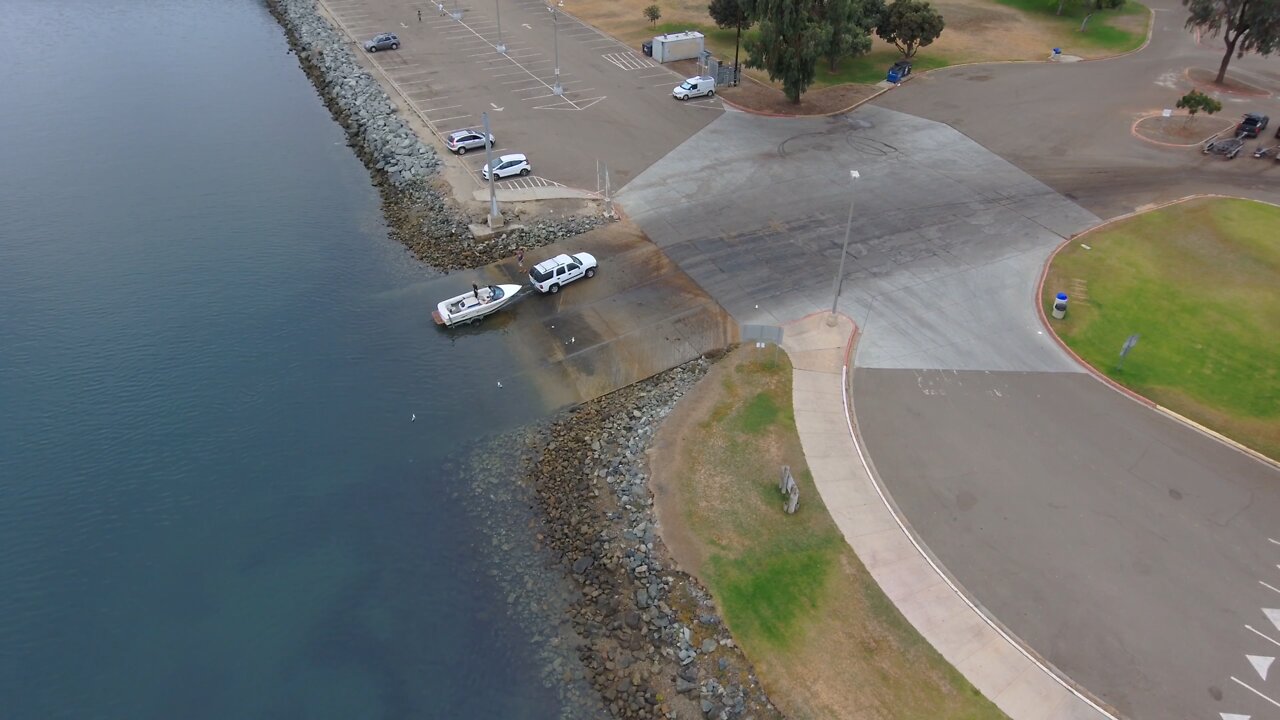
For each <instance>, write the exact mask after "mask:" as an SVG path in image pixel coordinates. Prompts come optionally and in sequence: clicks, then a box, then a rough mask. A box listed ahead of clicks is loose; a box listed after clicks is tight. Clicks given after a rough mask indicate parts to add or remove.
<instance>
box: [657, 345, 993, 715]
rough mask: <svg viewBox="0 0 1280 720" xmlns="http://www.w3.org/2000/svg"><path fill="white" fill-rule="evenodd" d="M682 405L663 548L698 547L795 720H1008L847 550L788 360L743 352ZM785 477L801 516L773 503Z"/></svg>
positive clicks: (773, 693) (761, 671) (777, 699)
mask: <svg viewBox="0 0 1280 720" xmlns="http://www.w3.org/2000/svg"><path fill="white" fill-rule="evenodd" d="M681 404H682V406H684V408H683V409H680V408H678V412H677V414H674V415H672V417H671V419H669V420H668V421H667V422H668V423H669V424H670V426H664V428H663V434H664V436H666V437H670V438H674V441H673V444H670V445H664V446H663V447H665V448H667V449H668V450H667V451H666V452H664V453H663V454H662V456H661V457H660V458H659V457H655V458H654V460H653V462H654V463H655V466H654V467H655V469H654V473H655V477H657V476H659V475H661V476H664V477H666V478H670V480H669V482H670V486H669V489H668V490H666V491H664V492H670V493H671V496H670V497H669V498H667V499H660V503H663V506H664V507H670V508H673V510H672V512H673V513H674V514H675V515H677V516H678V517H675V518H672V517H669V516H664V518H663V520H662V522H663V527H664V530H663V538H664V540H665V539H667V538H668V537H670V535H669V530H671V531H672V532H673V533H674V532H679V533H680V534H681V535H682V536H683V537H686V538H688V539H689V540H688V543H689V544H691V545H692V546H695V547H694V550H693V553H694V554H696V555H698V556H699V557H700V559H699V560H698V561H696V562H695V563H692V564H694V565H696V566H697V567H691V568H686V569H690V570H693V571H694V572H696V573H697V574H698V576H699V577H700V578H701V579H702V580H703V581H704V582H705V583H706V584H707V585H708V587H709V588H710V589H711V591H712V593H713V594H714V596H715V598H716V600H717V602H718V603H719V605H720V609H721V612H722V613H723V616H724V618H725V621H726V622H727V623H728V625H729V627H730V629H731V630H732V631H733V634H734V638H735V640H736V641H737V642H738V643H739V644H740V645H741V646H742V647H743V649H744V650H745V651H746V653H747V656H748V657H749V658H750V659H751V661H752V663H753V664H754V665H755V667H756V670H757V673H758V675H759V677H760V678H761V681H762V682H763V683H764V686H765V688H766V689H767V690H768V692H769V694H770V698H771V699H772V700H773V702H774V703H775V704H776V705H777V706H778V707H779V708H780V709H782V710H783V711H784V713H785V714H786V715H788V716H790V717H797V718H810V717H812V718H817V717H854V716H856V717H900V718H938V719H948V718H950V719H960V718H966V719H969V718H972V719H977V718H1003V717H1004V715H1003V714H1002V713H1001V712H1000V711H999V709H997V708H996V707H995V706H994V705H992V704H991V703H990V702H989V701H987V700H986V698H984V697H983V696H982V695H981V694H980V693H979V692H978V691H977V690H976V689H974V688H973V686H971V685H970V684H969V683H968V682H967V681H966V680H965V679H964V678H963V677H962V676H961V675H960V674H959V673H958V672H956V671H955V669H954V668H952V667H951V666H950V665H949V664H948V663H946V661H945V660H943V659H942V657H941V656H939V655H938V653H937V652H936V651H934V649H933V647H932V646H931V645H929V644H928V643H927V642H925V641H924V639H923V638H921V637H920V636H919V635H918V634H917V633H916V631H915V629H914V628H912V627H911V626H910V625H909V624H908V623H907V622H906V620H905V619H904V618H903V617H902V616H901V614H900V613H899V612H898V610H897V608H895V607H894V605H893V603H892V602H890V601H889V600H888V598H886V597H885V596H884V594H883V593H882V592H881V591H880V588H879V586H878V585H876V583H875V581H874V580H873V579H872V577H871V576H870V574H869V573H868V572H867V571H866V569H865V568H864V567H863V566H862V563H861V562H860V561H859V560H858V557H857V555H855V554H854V553H853V551H852V550H851V549H850V548H849V546H848V545H847V544H846V543H845V542H844V538H843V537H842V536H841V535H840V532H839V531H838V530H837V528H836V526H835V523H834V522H833V521H832V520H831V517H830V515H829V514H828V513H827V510H826V507H825V506H824V505H823V504H822V499H821V498H820V497H819V495H818V493H817V490H816V489H815V488H814V485H813V480H812V477H811V476H810V474H809V471H808V468H807V467H806V465H805V463H804V455H803V452H802V450H801V446H800V440H799V437H798V436H797V435H796V429H795V418H794V415H793V412H792V406H791V365H790V362H789V361H788V360H787V358H786V355H785V354H784V353H780V352H779V353H776V354H775V353H774V352H773V351H763V352H762V351H757V350H756V349H755V348H754V347H741V348H739V349H737V350H735V351H734V352H732V353H730V354H729V355H728V356H727V357H725V358H724V359H723V360H721V361H720V362H719V363H717V364H716V366H715V367H714V368H712V371H711V373H710V374H709V375H708V376H707V377H706V378H705V379H704V380H703V381H702V382H701V383H699V385H698V386H697V387H695V388H694V389H693V391H692V392H690V393H689V395H688V396H686V397H685V399H684V400H682V401H681ZM784 463H786V464H789V465H790V466H791V468H792V472H793V474H794V476H795V478H796V482H797V483H798V484H799V486H800V509H799V511H798V512H797V513H796V514H794V515H786V514H784V513H783V511H782V496H781V495H780V493H779V492H778V490H777V483H778V475H779V468H780V466H781V465H782V464H784ZM667 482H668V481H667V480H664V481H663V483H664V486H666V483H667ZM668 500H669V501H670V502H668ZM673 525H676V526H679V527H678V528H673V527H672V526H673ZM669 544H670V543H669ZM673 551H674V548H673ZM678 557H679V555H678ZM681 562H682V565H686V564H689V563H686V562H685V561H683V560H682V561H681ZM855 709H856V710H855Z"/></svg>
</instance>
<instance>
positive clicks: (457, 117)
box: [431, 115, 471, 123]
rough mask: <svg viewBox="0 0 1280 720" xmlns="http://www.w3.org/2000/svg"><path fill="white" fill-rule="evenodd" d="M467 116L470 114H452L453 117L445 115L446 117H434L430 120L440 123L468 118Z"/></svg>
mask: <svg viewBox="0 0 1280 720" xmlns="http://www.w3.org/2000/svg"><path fill="white" fill-rule="evenodd" d="M469 117H471V116H470V115H454V116H453V117H447V118H435V119H434V120H432V121H431V122H433V123H442V122H449V121H450V120H461V119H462V118H469Z"/></svg>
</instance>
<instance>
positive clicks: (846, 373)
mask: <svg viewBox="0 0 1280 720" xmlns="http://www.w3.org/2000/svg"><path fill="white" fill-rule="evenodd" d="M819 313H822V314H826V313H828V311H826V310H822V311H819V312H818V313H811V315H810V316H806V317H811V316H812V315H817V314H819ZM839 315H841V316H843V317H845V318H848V319H849V322H850V323H851V324H852V325H853V332H851V333H850V334H849V340H848V341H847V342H846V344H845V350H844V362H843V364H842V365H841V372H840V395H841V403H842V404H843V406H844V421H845V426H846V428H847V429H848V431H849V438H850V439H851V440H852V441H853V447H854V449H855V450H857V451H858V460H859V461H860V463H861V464H862V468H863V470H864V471H865V472H866V473H867V478H868V479H869V480H870V481H871V484H872V486H873V487H875V490H876V494H877V495H878V496H879V497H880V501H881V502H882V503H883V504H884V506H885V509H887V510H888V511H889V514H890V515H891V516H893V521H894V523H895V524H896V525H897V526H898V529H899V530H901V531H902V534H903V535H904V536H906V538H907V541H908V542H910V543H911V545H912V547H914V548H915V549H916V552H918V553H919V554H920V557H921V558H923V559H924V561H925V562H926V563H928V565H929V567H930V568H932V569H933V571H934V572H935V573H936V574H937V575H938V577H939V578H940V579H941V580H942V582H943V583H945V584H946V585H947V587H948V588H950V589H951V591H952V592H954V593H955V594H956V597H958V598H960V600H961V602H963V603H964V604H965V605H967V606H968V607H969V609H970V610H972V611H973V612H974V614H975V615H977V616H978V617H979V618H980V619H981V620H982V621H983V622H984V623H986V624H987V626H988V627H990V628H991V629H992V630H994V631H995V632H996V634H998V635H999V636H1000V637H1001V638H1003V639H1004V640H1005V642H1007V643H1009V645H1010V646H1012V647H1013V649H1014V650H1016V651H1017V652H1018V653H1019V654H1020V655H1022V656H1023V657H1025V658H1026V659H1027V660H1029V661H1030V662H1031V663H1032V664H1033V665H1035V666H1036V667H1037V668H1039V669H1040V670H1041V671H1042V672H1044V673H1045V675H1047V676H1049V678H1051V679H1052V680H1053V681H1054V682H1056V683H1057V684H1058V685H1060V686H1062V688H1063V689H1064V690H1066V691H1067V692H1069V693H1071V694H1072V695H1074V696H1076V697H1077V698H1079V699H1080V700H1081V701H1082V702H1084V703H1085V704H1086V705H1088V706H1089V707H1091V708H1093V709H1094V710H1095V711H1097V712H1098V713H1099V714H1101V715H1102V716H1104V717H1106V718H1108V719H1109V720H1121V718H1120V717H1119V716H1118V715H1116V714H1115V713H1113V712H1112V711H1111V710H1110V709H1108V707H1107V706H1104V704H1103V702H1102V701H1101V699H1096V700H1095V699H1094V698H1093V697H1091V695H1092V694H1091V693H1088V691H1087V690H1085V689H1084V688H1083V686H1079V685H1078V684H1077V683H1076V682H1075V681H1074V680H1072V679H1070V677H1068V676H1067V675H1066V674H1065V673H1063V672H1062V671H1060V670H1058V669H1057V668H1056V667H1054V666H1053V665H1052V664H1050V663H1049V662H1048V661H1046V660H1043V659H1042V658H1040V657H1039V656H1038V655H1037V654H1036V653H1034V652H1032V651H1031V650H1030V649H1028V648H1027V647H1026V646H1025V645H1024V644H1023V643H1022V641H1021V640H1020V639H1018V638H1017V637H1016V636H1015V635H1014V634H1013V633H1012V631H1009V630H1006V629H1005V628H1004V626H1003V625H1002V624H1000V623H999V622H998V621H997V620H995V618H994V617H992V616H991V615H989V614H988V612H987V611H986V609H985V608H984V607H982V606H981V605H979V604H978V603H977V602H975V601H974V600H972V599H971V598H970V597H969V596H968V594H967V593H966V592H964V591H963V590H962V589H961V587H960V585H959V583H958V582H956V581H955V580H953V579H952V578H951V576H950V575H949V574H948V573H947V572H945V571H944V570H943V569H942V567H941V564H940V563H939V562H938V561H936V560H935V559H934V557H933V555H932V553H931V552H930V551H929V550H928V548H927V547H926V546H925V545H924V541H923V540H919V539H917V538H916V536H915V533H914V532H913V531H912V530H911V529H910V528H909V525H908V523H907V522H906V519H905V518H904V517H902V515H901V514H900V513H899V511H898V508H897V506H896V505H895V504H894V502H893V501H892V499H891V498H890V496H889V495H888V491H887V490H886V489H885V488H884V487H883V484H882V482H881V480H880V476H879V475H878V474H877V473H876V472H875V471H874V470H873V469H872V466H871V463H870V462H868V460H867V456H866V454H865V453H864V452H863V450H862V437H861V435H860V434H859V433H858V431H857V430H856V425H855V423H854V422H853V416H852V414H851V411H850V407H851V403H850V401H849V382H850V378H851V377H852V374H851V373H850V369H851V368H850V365H849V361H850V359H851V358H852V356H853V348H854V346H855V345H856V344H857V340H858V338H859V336H860V335H861V332H860V328H859V327H858V325H857V323H855V322H853V318H850V317H849V316H848V315H845V314H844V313H839ZM803 319H804V318H801V320H803ZM797 322H798V321H797ZM855 369H856V368H855ZM895 606H896V603H895ZM917 632H919V631H918V630H917ZM921 637H923V635H922V636H921ZM925 641H926V642H928V639H927V638H926V639H925ZM930 646H932V643H930ZM935 650H936V648H935ZM944 659H945V658H944ZM947 662H948V664H950V665H951V666H952V667H953V668H955V664H954V663H951V661H949V660H948V661H947ZM957 672H959V669H958V668H957ZM984 696H985V693H984ZM987 699H988V700H990V701H991V702H992V704H994V703H995V699H994V698H987Z"/></svg>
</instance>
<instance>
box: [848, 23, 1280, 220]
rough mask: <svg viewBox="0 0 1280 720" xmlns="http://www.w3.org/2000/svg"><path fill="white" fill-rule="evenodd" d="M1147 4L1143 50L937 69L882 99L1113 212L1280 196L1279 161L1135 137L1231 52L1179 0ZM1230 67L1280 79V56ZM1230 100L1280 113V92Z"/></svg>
mask: <svg viewBox="0 0 1280 720" xmlns="http://www.w3.org/2000/svg"><path fill="white" fill-rule="evenodd" d="M1148 4H1149V5H1152V6H1153V7H1154V8H1155V25H1154V27H1153V33H1152V40H1151V44H1150V45H1149V46H1148V47H1147V48H1146V49H1144V50H1142V51H1141V52H1138V53H1136V54H1133V55H1128V56H1125V57H1122V58H1116V59H1112V60H1102V61H1095V62H1079V63H1061V64H1058V63H1020V64H1004V65H995V64H993V65H972V66H964V67H956V68H951V69H945V70H939V71H935V72H931V73H927V74H923V75H920V76H917V77H916V78H913V79H912V80H911V81H910V82H908V83H906V84H904V85H903V86H901V87H899V88H896V89H894V90H892V91H890V92H888V93H886V94H884V95H882V96H880V98H877V99H876V100H875V101H874V102H875V103H876V104H877V105H880V106H882V107H887V108H892V109H895V110H899V111H902V112H906V113H910V114H912V115H916V116H919V117H924V118H929V119H931V120H937V121H939V122H943V123H946V124H948V125H950V126H952V127H954V128H955V129H957V130H959V131H960V132H962V133H964V134H965V135H967V136H968V137H970V138H973V139H974V140H976V141H977V142H978V143H980V144H981V145H982V146H983V147H985V148H987V149H989V150H991V151H992V152H994V153H996V154H998V155H1000V156H1001V157H1003V158H1004V159H1006V160H1008V161H1009V162H1012V163H1013V164H1014V165H1017V166H1018V167H1019V168H1022V169H1023V170H1025V171H1027V172H1028V173H1030V174H1031V175H1032V176H1034V177H1036V178H1037V179H1039V180H1041V181H1042V182H1044V183H1045V184H1046V185H1048V186H1050V187H1052V188H1053V189H1055V190H1057V191H1058V192H1060V193H1062V194H1063V195H1064V196H1066V197H1067V198H1070V199H1072V200H1075V201H1076V202H1078V203H1079V204H1080V205H1082V206H1083V207H1085V208H1087V209H1089V210H1090V211H1092V212H1093V213H1095V214H1097V215H1098V216H1099V217H1103V218H1108V217H1114V216H1116V215H1119V214H1122V213H1126V212H1131V211H1133V210H1134V209H1136V208H1139V207H1142V206H1145V205H1149V204H1152V203H1158V202H1166V201H1169V200H1174V199H1177V198H1180V197H1184V196H1186V195H1190V194H1193V193H1200V192H1218V193H1225V194H1233V195H1240V196H1243V197H1250V198H1255V199H1259V200H1267V201H1270V202H1278V201H1280V163H1276V162H1274V161H1271V160H1266V161H1261V160H1255V159H1253V158H1252V157H1249V156H1247V155H1245V156H1242V157H1240V158H1238V159H1236V160H1233V161H1230V162H1228V161H1225V160H1223V159H1222V158H1220V157H1217V156H1206V155H1203V154H1201V153H1200V151H1199V149H1198V148H1170V147H1162V146H1158V145H1154V144H1150V143H1147V142H1143V141H1141V140H1139V139H1137V138H1135V137H1133V135H1132V134H1131V132H1130V129H1131V127H1132V126H1133V123H1134V122H1136V121H1137V120H1138V118H1140V117H1143V116H1146V115H1151V114H1158V113H1160V112H1161V110H1163V109H1164V108H1172V107H1173V106H1174V103H1175V102H1176V101H1177V99H1178V98H1179V97H1181V96H1182V95H1183V94H1184V93H1186V92H1187V91H1189V90H1191V89H1192V88H1194V87H1195V83H1193V82H1192V81H1191V80H1190V79H1189V78H1188V77H1187V75H1186V72H1187V70H1188V69H1190V68H1202V69H1207V70H1213V71H1214V72H1216V71H1217V68H1218V63H1219V62H1220V60H1221V58H1222V55H1221V49H1220V45H1218V44H1216V43H1214V42H1213V41H1212V40H1211V39H1206V40H1205V41H1204V42H1203V43H1197V42H1196V39H1195V38H1194V37H1193V36H1192V35H1191V34H1190V33H1188V32H1187V31H1186V30H1184V29H1183V19H1184V18H1185V17H1186V11H1185V10H1183V9H1182V7H1181V5H1180V4H1179V3H1177V2H1176V1H1171V0H1156V1H1155V2H1152V3H1148ZM1065 52H1070V48H1067V49H1066V50H1065ZM1231 68H1232V69H1231V71H1230V74H1231V76H1232V77H1237V78H1239V79H1241V80H1245V81H1247V82H1250V83H1252V84H1254V85H1257V86H1260V87H1264V88H1271V89H1274V88H1277V87H1280V57H1271V58H1262V57H1257V56H1247V57H1245V58H1242V59H1237V60H1233V61H1232V65H1231ZM1223 99H1224V105H1225V107H1224V109H1223V111H1222V115H1224V116H1227V117H1236V116H1239V115H1241V114H1243V113H1245V112H1250V111H1256V112H1262V113H1265V114H1267V115H1270V116H1271V117H1272V118H1277V119H1280V100H1277V98H1276V97H1275V95H1274V94H1273V95H1271V96H1270V97H1266V98H1250V97H1233V96H1224V97H1223ZM1273 132H1274V131H1273V130H1269V131H1268V132H1267V138H1265V140H1266V141H1267V144H1275V143H1276V142H1278V141H1276V140H1275V139H1274V138H1272V137H1271V135H1272V133H1273ZM1248 147H1249V149H1250V150H1252V149H1253V147H1254V143H1253V142H1252V141H1251V142H1250V143H1249V145H1248Z"/></svg>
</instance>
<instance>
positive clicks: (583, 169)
mask: <svg viewBox="0 0 1280 720" xmlns="http://www.w3.org/2000/svg"><path fill="white" fill-rule="evenodd" d="M321 6H322V7H323V8H324V9H325V10H326V11H327V12H328V13H329V15H330V16H331V17H332V18H333V19H334V21H335V23H336V24H337V25H338V27H339V28H340V29H342V30H343V31H345V32H346V34H347V35H348V36H349V37H351V38H352V40H353V45H357V47H356V53H357V55H358V56H360V57H361V58H362V62H365V63H366V64H367V65H369V66H370V67H373V68H375V72H374V76H375V77H377V78H378V79H379V80H380V81H382V82H383V83H384V84H385V85H388V86H389V87H388V88H387V89H388V94H390V95H391V96H392V98H393V99H394V100H395V101H396V102H399V103H406V102H407V103H408V104H409V105H410V106H411V107H412V109H413V111H414V112H415V113H416V114H417V115H418V116H419V117H420V118H421V119H422V120H423V121H424V122H426V124H427V125H428V126H429V127H430V128H431V130H432V131H433V132H434V133H435V134H436V135H437V136H440V137H444V136H447V135H448V133H450V132H452V131H454V130H458V129H462V128H478V127H479V126H480V123H481V117H480V116H481V113H482V112H488V113H489V122H490V125H491V128H492V132H493V135H494V137H495V140H496V144H495V146H494V152H495V154H496V155H501V154H505V153H523V154H525V155H527V156H528V158H529V162H530V165H531V166H532V173H531V174H530V175H528V176H526V177H523V178H512V179H508V180H504V181H503V182H502V183H500V185H499V187H500V188H504V189H533V188H539V187H542V188H548V187H551V188H554V187H557V186H565V187H567V188H576V189H579V190H586V191H590V192H596V191H597V190H599V189H600V181H599V177H600V175H599V172H598V167H599V164H601V163H603V164H604V165H605V166H607V167H608V171H609V179H610V184H611V186H612V187H613V188H614V189H615V190H616V189H617V188H620V187H621V186H622V185H624V184H625V183H626V182H627V181H629V180H630V179H631V178H633V177H635V176H636V175H638V174H639V173H640V172H641V171H643V170H644V169H645V168H647V167H648V166H649V165H651V164H653V163H654V162H656V161H657V160H658V159H659V158H661V157H662V156H664V155H666V154H667V153H668V152H669V151H671V150H672V149H673V148H675V147H676V146H677V145H679V144H680V143H681V142H683V141H684V140H686V139H687V138H688V137H689V136H691V135H693V134H694V133H695V132H697V131H698V130H699V129H701V128H702V127H703V126H704V125H706V124H707V123H709V122H711V121H712V120H714V119H715V118H716V117H717V116H718V115H720V114H721V112H722V110H723V108H722V106H721V104H720V102H719V100H717V99H715V98H703V99H699V100H693V101H688V102H679V101H677V100H675V99H674V98H672V97H671V89H672V88H673V87H674V86H675V85H677V84H678V83H679V81H680V76H679V75H677V74H676V73H675V72H674V71H672V70H670V69H668V68H666V67H662V66H660V65H658V64H657V63H655V62H654V61H653V60H651V59H650V58H648V57H645V56H644V55H643V54H641V52H640V51H639V49H633V48H629V47H627V46H625V45H623V44H621V43H619V42H618V41H616V40H614V39H612V38H610V37H608V36H606V35H603V34H601V33H600V32H599V31H597V30H595V29H594V28H591V27H590V26H588V25H585V24H583V23H581V22H579V21H578V20H576V19H575V18H573V17H572V16H571V15H569V14H567V11H571V9H572V8H571V7H564V6H563V3H561V4H560V5H557V6H556V8H557V9H556V11H555V12H552V11H551V10H550V6H549V5H548V4H547V3H546V2H545V1H544V0H495V2H482V3H463V2H457V0H447V1H446V2H445V3H444V4H443V5H437V4H436V3H428V2H412V3H410V2H402V1H396V0H324V2H322V3H321ZM419 13H421V15H419ZM419 18H421V19H419ZM380 32H393V33H396V35H398V36H399V38H400V48H399V49H397V50H386V51H380V52H377V53H367V52H365V51H364V49H363V48H360V47H358V42H363V41H364V40H366V39H368V38H370V37H372V36H373V35H375V34H377V33H380ZM500 46H505V48H506V52H505V53H502V52H499V47H500ZM557 47H558V50H557ZM557 60H558V66H559V75H558V78H559V85H560V87H561V88H562V93H560V94H557V93H556V84H557V74H556V68H557ZM460 162H461V163H462V164H464V165H465V166H466V167H467V168H468V170H469V171H470V174H471V176H472V177H473V178H475V179H476V182H477V183H480V179H479V171H480V169H481V168H482V167H483V166H484V152H483V151H474V150H473V151H471V152H469V153H467V154H466V155H465V156H463V157H461V158H460Z"/></svg>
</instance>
